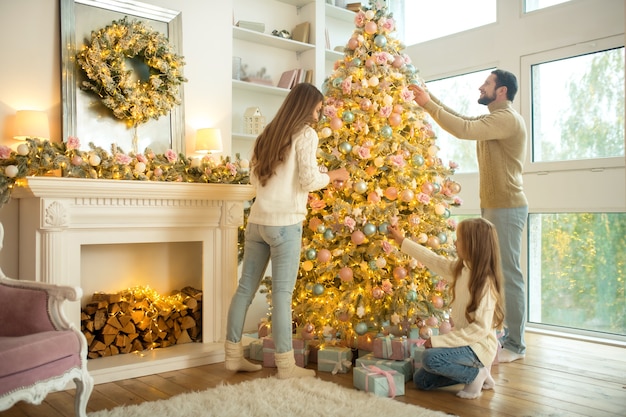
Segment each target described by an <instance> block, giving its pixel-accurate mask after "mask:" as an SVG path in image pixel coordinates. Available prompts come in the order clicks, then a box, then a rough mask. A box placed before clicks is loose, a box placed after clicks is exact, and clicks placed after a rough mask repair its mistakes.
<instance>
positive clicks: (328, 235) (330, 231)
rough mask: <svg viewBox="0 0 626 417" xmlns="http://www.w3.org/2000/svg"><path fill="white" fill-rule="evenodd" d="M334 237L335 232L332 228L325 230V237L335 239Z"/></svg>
mask: <svg viewBox="0 0 626 417" xmlns="http://www.w3.org/2000/svg"><path fill="white" fill-rule="evenodd" d="M334 238H335V234H334V233H333V231H332V230H330V229H326V230H324V239H326V240H333V239H334Z"/></svg>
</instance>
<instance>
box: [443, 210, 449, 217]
mask: <svg viewBox="0 0 626 417" xmlns="http://www.w3.org/2000/svg"><path fill="white" fill-rule="evenodd" d="M442 217H443V218H444V219H447V218H449V217H450V210H448V209H446V211H444V212H443V214H442Z"/></svg>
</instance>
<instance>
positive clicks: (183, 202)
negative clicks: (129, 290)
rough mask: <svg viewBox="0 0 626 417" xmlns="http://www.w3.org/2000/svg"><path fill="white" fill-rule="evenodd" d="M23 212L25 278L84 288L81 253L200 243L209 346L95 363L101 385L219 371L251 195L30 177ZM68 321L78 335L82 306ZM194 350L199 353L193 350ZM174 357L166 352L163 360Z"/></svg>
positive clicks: (240, 189) (74, 306)
mask: <svg viewBox="0 0 626 417" xmlns="http://www.w3.org/2000/svg"><path fill="white" fill-rule="evenodd" d="M12 197H13V198H14V199H17V201H18V202H19V208H18V212H19V232H18V233H19V278H20V279H30V280H36V281H43V282H51V283H56V284H63V285H73V286H79V287H81V286H82V285H84V283H85V282H86V281H85V280H89V276H81V265H80V251H81V246H82V245H95V244H128V243H161V242H201V243H202V290H203V317H202V337H203V342H202V343H193V344H189V345H181V346H175V347H173V348H167V349H162V350H161V351H162V352H156V351H152V352H144V353H142V354H140V355H135V354H126V355H116V357H111V358H100V359H94V360H90V363H89V368H90V371H92V374H94V378H95V379H96V382H108V381H112V380H116V379H122V378H129V377H134V376H141V375H147V374H151V373H155V372H163V371H168V370H174V369H180V368H182V367H187V366H197V365H200V364H204V363H214V362H217V361H221V360H222V359H223V348H222V347H221V343H218V342H219V341H220V340H223V338H224V332H225V330H224V326H225V322H226V315H227V309H228V303H229V301H230V297H231V295H232V293H233V292H234V290H235V286H236V283H237V239H238V228H239V227H240V226H241V225H242V224H243V208H244V204H245V203H246V202H247V201H249V200H250V199H251V198H252V197H253V188H252V186H250V185H237V184H232V185H231V184H198V183H177V182H156V181H122V180H93V179H79V178H58V177H29V178H27V179H26V180H25V182H24V184H23V186H21V187H16V189H15V190H14V191H13V194H12ZM66 314H67V316H68V319H69V320H70V321H71V322H73V323H74V324H75V325H76V326H77V327H79V328H80V305H79V303H70V305H69V306H68V307H67V309H66ZM190 345H193V346H190ZM166 351H167V352H166Z"/></svg>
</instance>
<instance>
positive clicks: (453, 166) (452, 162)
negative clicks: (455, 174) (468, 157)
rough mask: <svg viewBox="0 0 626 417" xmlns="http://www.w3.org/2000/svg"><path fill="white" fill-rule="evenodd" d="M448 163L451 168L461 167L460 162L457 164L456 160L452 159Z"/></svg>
mask: <svg viewBox="0 0 626 417" xmlns="http://www.w3.org/2000/svg"><path fill="white" fill-rule="evenodd" d="M448 165H449V166H450V168H452V169H455V168H458V167H459V164H457V163H456V162H454V161H450V162H448Z"/></svg>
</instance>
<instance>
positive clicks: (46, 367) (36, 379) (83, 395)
mask: <svg viewBox="0 0 626 417" xmlns="http://www.w3.org/2000/svg"><path fill="white" fill-rule="evenodd" d="M2 235H3V230H2V225H1V224H0V248H1V245H2ZM81 295H82V291H81V289H80V288H77V287H68V286H58V285H53V284H48V283H41V282H35V281H25V280H15V279H12V278H8V277H6V276H5V275H4V273H3V272H2V270H1V269H0V411H3V410H6V409H8V408H10V407H12V406H13V405H14V404H15V403H16V402H18V401H26V402H29V403H32V404H41V402H42V401H43V400H44V398H45V397H46V395H48V393H50V392H53V391H61V390H64V389H66V388H67V384H68V383H69V382H71V381H72V380H73V381H74V383H75V384H76V398H75V401H74V404H75V410H76V415H77V416H81V417H86V415H87V412H86V409H87V401H88V400H89V396H90V395H91V391H92V389H93V378H92V377H91V376H90V375H89V373H88V371H87V341H86V339H85V336H84V335H83V334H82V333H81V332H80V331H79V330H77V329H76V327H75V326H74V325H72V324H70V323H69V322H68V320H67V319H66V318H65V316H64V314H63V310H62V309H61V306H62V304H63V302H64V301H65V300H70V301H77V300H79V299H80V297H81Z"/></svg>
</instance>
